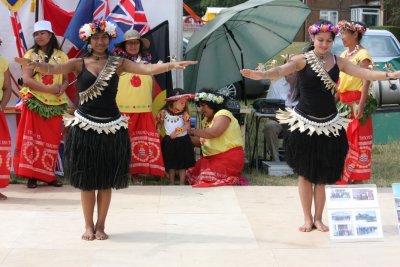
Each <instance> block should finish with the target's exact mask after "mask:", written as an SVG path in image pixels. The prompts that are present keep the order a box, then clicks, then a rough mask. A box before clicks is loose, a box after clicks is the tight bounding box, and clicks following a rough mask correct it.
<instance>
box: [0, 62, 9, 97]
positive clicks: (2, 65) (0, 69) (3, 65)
mask: <svg viewBox="0 0 400 267" xmlns="http://www.w3.org/2000/svg"><path fill="white" fill-rule="evenodd" d="M8 65H9V63H8V61H7V60H6V59H5V58H4V57H0V100H2V99H3V85H4V72H6V70H7V69H8Z"/></svg>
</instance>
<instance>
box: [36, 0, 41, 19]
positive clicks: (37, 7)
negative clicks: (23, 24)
mask: <svg viewBox="0 0 400 267" xmlns="http://www.w3.org/2000/svg"><path fill="white" fill-rule="evenodd" d="M39 1H40V0H36V1H35V22H37V21H38V20H39Z"/></svg>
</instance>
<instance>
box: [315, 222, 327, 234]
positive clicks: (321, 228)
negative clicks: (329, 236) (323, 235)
mask: <svg viewBox="0 0 400 267" xmlns="http://www.w3.org/2000/svg"><path fill="white" fill-rule="evenodd" d="M314 226H315V228H316V229H317V230H318V231H321V232H328V231H329V227H328V226H326V225H325V224H324V223H323V222H322V221H321V220H315V221H314Z"/></svg>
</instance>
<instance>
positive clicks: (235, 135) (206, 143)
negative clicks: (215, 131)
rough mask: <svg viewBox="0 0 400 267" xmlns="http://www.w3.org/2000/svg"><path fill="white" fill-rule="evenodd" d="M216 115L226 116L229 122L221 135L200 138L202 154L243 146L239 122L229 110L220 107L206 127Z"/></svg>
mask: <svg viewBox="0 0 400 267" xmlns="http://www.w3.org/2000/svg"><path fill="white" fill-rule="evenodd" d="M218 116H227V117H228V118H230V119H231V122H230V123H229V126H228V128H227V129H226V130H225V131H224V132H223V133H222V135H220V136H218V137H216V138H211V139H205V138H200V142H201V150H202V152H203V155H204V156H212V155H216V154H219V153H223V152H226V151H228V150H230V149H232V148H235V147H239V146H243V141H242V133H241V131H240V126H239V123H238V121H237V119H236V118H235V117H233V115H232V113H231V112H230V111H228V110H226V109H221V110H220V111H218V112H217V113H215V115H214V118H213V119H212V121H211V123H210V124H209V125H208V127H209V128H211V126H212V125H213V124H214V121H215V119H216V118H217V117H218ZM203 123H204V122H203Z"/></svg>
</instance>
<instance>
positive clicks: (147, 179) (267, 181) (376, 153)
mask: <svg viewBox="0 0 400 267" xmlns="http://www.w3.org/2000/svg"><path fill="white" fill-rule="evenodd" d="M399 162H400V142H399V141H397V142H392V143H390V144H387V145H374V146H373V149H372V177H371V180H370V181H369V182H368V183H370V184H376V185H377V186H378V187H391V185H392V183H399V182H400V173H399ZM243 176H244V177H246V178H247V179H248V180H249V183H250V185H254V186H295V185H297V176H295V175H291V176H285V177H280V176H269V175H267V174H266V173H265V172H264V171H263V170H262V168H261V167H260V169H259V170H258V171H256V170H255V169H248V168H246V169H245V170H244V172H243ZM59 179H61V180H62V181H63V182H64V184H69V182H68V180H67V179H64V177H59ZM11 183H13V184H26V179H24V178H21V177H17V176H15V175H12V177H11ZM168 183H169V180H168V179H167V178H159V177H153V176H149V175H137V176H135V177H134V179H133V180H132V181H131V183H130V184H131V185H136V186H137V185H157V186H158V185H168ZM178 183H179V179H178V178H176V184H178Z"/></svg>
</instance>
